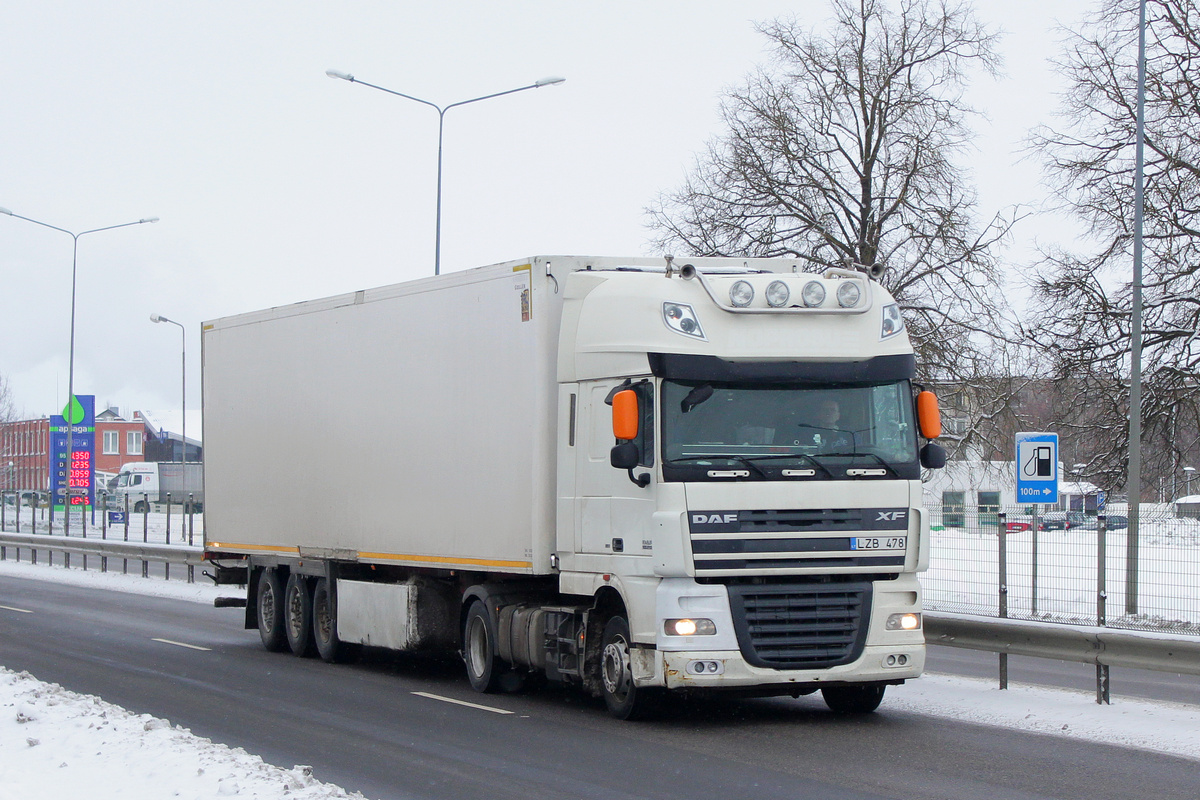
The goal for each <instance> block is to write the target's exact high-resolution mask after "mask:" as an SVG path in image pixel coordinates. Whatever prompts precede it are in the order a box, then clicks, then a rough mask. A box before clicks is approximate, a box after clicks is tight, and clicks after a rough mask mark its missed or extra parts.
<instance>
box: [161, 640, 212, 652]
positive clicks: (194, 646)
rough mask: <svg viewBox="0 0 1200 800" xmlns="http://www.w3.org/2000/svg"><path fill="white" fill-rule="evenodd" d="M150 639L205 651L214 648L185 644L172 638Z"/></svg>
mask: <svg viewBox="0 0 1200 800" xmlns="http://www.w3.org/2000/svg"><path fill="white" fill-rule="evenodd" d="M150 641H152V642H162V643H163V644H173V645H175V646H176V647H186V648H187V649H189V650H204V651H205V652H210V651H211V650H212V648H211V647H200V646H199V645H195V644H185V643H184V642H173V641H171V640H170V639H151V640H150Z"/></svg>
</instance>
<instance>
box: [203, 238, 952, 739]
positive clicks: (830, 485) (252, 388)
mask: <svg viewBox="0 0 1200 800" xmlns="http://www.w3.org/2000/svg"><path fill="white" fill-rule="evenodd" d="M800 269H801V266H800V264H799V263H798V262H796V261H790V260H762V259H714V258H695V259H689V260H687V262H686V263H682V264H681V263H675V262H673V261H672V259H670V258H667V259H644V258H628V259H618V258H584V257H565V256H564V257H537V258H533V259H528V260H521V261H514V262H509V263H504V264H497V265H495V266H490V267H482V268H479V269H473V270H467V271H464V272H457V273H451V274H448V275H443V276H440V277H433V278H426V279H422V280H417V281H412V282H409V283H403V284H398V285H394V286H387V287H383V288H379V289H373V290H367V291H360V292H356V293H353V294H347V295H342V296H338V297H330V298H327V299H323V300H314V301H312V302H306V303H299V304H296V305H292V306H285V307H280V308H273V309H269V310H266V311H261V312H256V313H249V314H243V315H240V316H235V317H228V318H224V319H219V320H215V321H212V322H207V323H205V324H204V326H203V350H204V352H203V363H204V367H203V372H204V443H205V461H204V468H205V475H204V484H205V489H206V491H207V501H208V502H207V504H206V505H207V509H206V520H205V535H206V540H207V543H206V548H207V554H208V558H209V559H210V560H211V561H212V562H213V563H214V564H215V565H216V566H217V567H218V569H217V570H216V574H217V577H218V580H220V581H222V582H228V583H242V582H244V583H245V584H246V586H247V610H246V626H247V627H248V628H257V629H258V631H259V633H260V635H261V637H262V641H263V644H264V645H265V646H266V647H267V648H269V649H272V650H285V649H290V650H291V651H292V652H294V653H296V654H299V655H308V654H310V653H313V652H315V653H318V654H319V655H320V656H321V657H322V658H324V659H326V660H329V661H334V660H338V659H340V658H343V657H344V656H345V655H346V654H347V652H348V651H349V650H350V649H351V648H354V647H357V646H358V645H371V646H379V647H386V648H393V649H397V650H418V649H431V648H444V649H449V650H458V651H460V652H461V654H462V657H463V659H464V661H465V662H466V668H467V675H468V678H469V680H470V682H471V685H472V686H473V687H474V688H476V689H477V690H479V691H484V692H488V691H497V690H502V689H506V688H510V687H512V686H515V685H519V684H520V683H521V682H522V680H523V679H524V678H525V677H527V676H529V675H531V674H539V673H540V674H544V675H545V676H547V677H549V678H550V679H552V680H556V681H566V682H572V683H577V684H580V685H582V686H583V687H584V688H585V689H587V690H589V691H591V692H593V693H595V694H597V695H602V696H603V697H604V699H605V701H606V703H607V705H608V708H609V710H610V711H611V712H612V713H613V714H614V715H615V716H618V717H622V718H629V717H634V716H638V715H640V714H642V713H644V711H645V710H646V709H647V707H648V705H649V704H650V703H651V702H652V700H653V698H654V696H655V695H656V694H659V693H661V692H662V691H664V690H726V691H736V692H745V693H749V694H756V695H767V694H790V695H801V694H807V693H810V692H813V691H816V690H817V689H820V690H822V692H823V695H824V698H825V700H826V702H827V703H828V704H829V705H830V707H832V708H834V709H835V710H841V711H848V712H867V711H871V710H874V709H875V708H876V707H877V706H878V704H879V702H880V700H881V699H882V697H883V692H884V688H885V686H887V685H888V684H898V683H902V682H903V681H904V680H905V679H907V678H914V677H916V676H918V675H920V673H921V670H922V667H923V664H924V660H925V645H924V636H923V632H922V627H921V611H922V606H921V588H920V585H919V584H918V581H917V573H918V572H920V571H922V570H923V569H925V567H926V565H927V562H928V557H929V542H928V520H927V517H926V515H925V512H924V511H923V509H922V506H921V483H920V472H921V468H922V466H923V465H924V466H926V467H938V466H941V464H942V462H943V461H944V454H943V453H942V451H941V448H940V447H939V446H938V445H937V444H936V443H933V442H926V443H925V444H924V446H922V445H921V442H922V441H923V440H925V439H932V438H934V437H936V436H937V435H938V433H939V424H938V422H937V406H936V401H935V400H934V399H933V397H932V395H930V394H928V393H927V392H926V393H920V394H919V395H918V394H917V393H915V391H914V389H913V387H912V378H913V372H914V356H913V350H912V347H911V345H910V343H909V340H908V336H907V334H906V332H905V330H904V325H903V322H902V319H901V316H900V312H899V309H898V307H897V305H896V304H895V301H894V300H893V299H892V298H891V297H890V295H889V294H888V293H887V291H886V290H885V289H884V288H883V287H882V286H881V285H879V283H877V282H876V281H875V280H873V279H872V278H871V277H870V276H869V275H867V274H866V273H865V272H861V271H855V270H829V271H827V272H825V273H824V274H813V273H805V272H801V271H800Z"/></svg>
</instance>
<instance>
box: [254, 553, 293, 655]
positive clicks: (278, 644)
mask: <svg viewBox="0 0 1200 800" xmlns="http://www.w3.org/2000/svg"><path fill="white" fill-rule="evenodd" d="M255 608H256V609H257V611H258V636H259V638H260V639H262V643H263V647H265V648H267V649H268V650H270V651H271V652H272V653H278V652H280V651H282V650H284V649H286V648H287V644H288V642H287V634H285V633H284V632H283V589H282V587H280V585H279V573H278V572H276V571H275V570H273V569H265V570H263V571H262V573H261V574H260V575H259V576H258V592H257V597H255Z"/></svg>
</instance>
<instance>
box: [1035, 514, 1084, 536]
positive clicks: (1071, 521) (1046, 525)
mask: <svg viewBox="0 0 1200 800" xmlns="http://www.w3.org/2000/svg"><path fill="white" fill-rule="evenodd" d="M1087 521H1088V517H1087V515H1086V514H1084V513H1083V512H1082V511H1047V512H1046V513H1045V514H1042V515H1041V519H1040V520H1039V526H1038V527H1039V528H1040V529H1041V530H1044V531H1066V530H1070V529H1071V528H1082V527H1083V526H1084V525H1086V524H1087Z"/></svg>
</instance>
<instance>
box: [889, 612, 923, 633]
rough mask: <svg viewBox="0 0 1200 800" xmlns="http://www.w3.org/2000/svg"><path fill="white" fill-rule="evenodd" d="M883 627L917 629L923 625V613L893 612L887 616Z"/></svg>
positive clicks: (892, 629) (905, 629)
mask: <svg viewBox="0 0 1200 800" xmlns="http://www.w3.org/2000/svg"><path fill="white" fill-rule="evenodd" d="M883 627H884V628H886V629H887V630H889V631H915V630H916V629H917V628H920V627H921V615H920V614H914V613H913V612H911V611H910V612H907V613H905V614H892V615H890V616H889V617H888V618H887V622H886V623H885V624H884V626H883Z"/></svg>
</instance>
